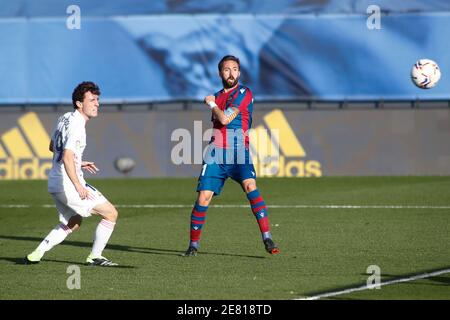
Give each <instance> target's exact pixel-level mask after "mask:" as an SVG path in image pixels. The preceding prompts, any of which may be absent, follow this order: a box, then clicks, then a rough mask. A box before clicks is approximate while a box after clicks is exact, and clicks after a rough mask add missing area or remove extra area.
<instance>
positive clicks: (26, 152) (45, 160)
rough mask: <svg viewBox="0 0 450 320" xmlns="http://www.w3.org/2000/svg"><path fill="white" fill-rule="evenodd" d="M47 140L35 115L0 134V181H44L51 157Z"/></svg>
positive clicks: (48, 139) (45, 133)
mask: <svg viewBox="0 0 450 320" xmlns="http://www.w3.org/2000/svg"><path fill="white" fill-rule="evenodd" d="M49 143H50V137H49V135H48V134H47V131H45V128H44V126H43V125H42V123H41V121H40V120H39V118H38V116H37V115H36V113H34V112H28V113H26V114H25V115H23V116H22V117H20V118H19V119H18V126H16V127H13V128H12V129H9V130H8V131H6V132H4V133H3V134H2V133H0V180H16V179H47V174H48V171H49V170H50V169H51V167H52V157H53V154H52V153H51V152H50V151H49V150H48V145H49Z"/></svg>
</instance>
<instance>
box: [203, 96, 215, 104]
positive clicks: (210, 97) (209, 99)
mask: <svg viewBox="0 0 450 320" xmlns="http://www.w3.org/2000/svg"><path fill="white" fill-rule="evenodd" d="M211 101H212V102H216V97H215V96H206V97H205V103H206V104H208V103H209V102H211Z"/></svg>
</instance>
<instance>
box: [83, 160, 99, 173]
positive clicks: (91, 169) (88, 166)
mask: <svg viewBox="0 0 450 320" xmlns="http://www.w3.org/2000/svg"><path fill="white" fill-rule="evenodd" d="M81 169H84V170H86V171H88V172H90V173H93V174H96V173H97V172H98V171H100V170H99V168H97V167H96V166H95V164H94V162H90V161H83V162H81Z"/></svg>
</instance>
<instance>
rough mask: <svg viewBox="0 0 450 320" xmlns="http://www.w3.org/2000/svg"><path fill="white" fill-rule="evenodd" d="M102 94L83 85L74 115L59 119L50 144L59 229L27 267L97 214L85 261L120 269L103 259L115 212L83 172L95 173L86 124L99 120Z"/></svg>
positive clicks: (29, 257) (77, 90) (90, 84)
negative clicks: (87, 154)
mask: <svg viewBox="0 0 450 320" xmlns="http://www.w3.org/2000/svg"><path fill="white" fill-rule="evenodd" d="M99 95H100V90H99V88H98V86H97V85H96V84H95V83H93V82H82V83H80V84H79V85H78V86H77V87H76V88H75V90H74V91H73V94H72V103H73V106H74V109H75V110H74V111H73V112H67V113H66V114H64V115H63V116H61V117H60V118H59V119H58V122H57V124H56V128H55V130H54V131H53V134H52V138H51V141H50V146H49V148H50V151H52V152H53V166H52V169H51V171H50V173H49V175H48V192H49V193H50V194H51V196H52V197H53V200H54V201H55V204H56V209H57V211H58V213H59V221H60V222H61V223H60V224H59V225H57V226H56V227H55V228H54V229H53V230H52V231H50V233H49V234H48V235H47V236H46V237H45V239H44V240H43V241H42V242H41V243H40V244H39V246H38V247H37V248H36V249H35V250H34V251H33V252H32V253H30V254H29V255H27V256H26V257H25V263H27V264H35V263H39V261H40V260H41V259H42V257H43V256H44V254H45V253H46V252H47V251H49V250H50V249H52V248H53V247H54V246H55V245H57V244H59V243H61V242H62V241H63V240H64V239H65V238H66V237H67V236H68V235H69V234H70V233H72V232H73V231H75V230H76V229H78V228H79V227H80V225H81V221H82V219H83V218H84V217H89V216H91V215H92V214H98V215H100V216H101V217H102V220H101V221H100V223H99V224H98V226H97V229H96V230H95V235H94V243H93V246H92V251H91V253H90V254H89V256H88V257H87V259H86V263H87V264H89V265H98V266H117V263H114V262H112V261H110V260H108V259H107V258H105V257H103V256H102V252H103V250H104V249H105V247H106V244H107V243H108V240H109V238H110V237H111V234H112V232H113V230H114V226H115V224H116V220H117V217H118V213H117V210H116V208H115V207H114V206H113V205H112V204H111V203H110V202H109V201H108V200H107V199H106V198H105V197H104V196H103V195H102V194H101V193H100V192H99V191H98V190H97V189H95V188H94V187H92V186H91V185H89V184H88V183H86V181H85V180H84V177H83V171H82V169H84V170H86V171H88V172H90V173H96V172H97V171H98V168H97V167H96V166H95V164H94V162H89V161H83V160H82V157H83V151H84V149H85V147H86V128H85V126H86V123H87V122H88V121H89V120H90V119H92V118H95V117H97V115H98V108H99Z"/></svg>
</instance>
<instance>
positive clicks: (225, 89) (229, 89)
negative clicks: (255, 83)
mask: <svg viewBox="0 0 450 320" xmlns="http://www.w3.org/2000/svg"><path fill="white" fill-rule="evenodd" d="M238 85H239V83H236V85H235V86H234V87H231V88H223V92H230V91H233V90H234V89H236V88H237V87H238Z"/></svg>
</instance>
